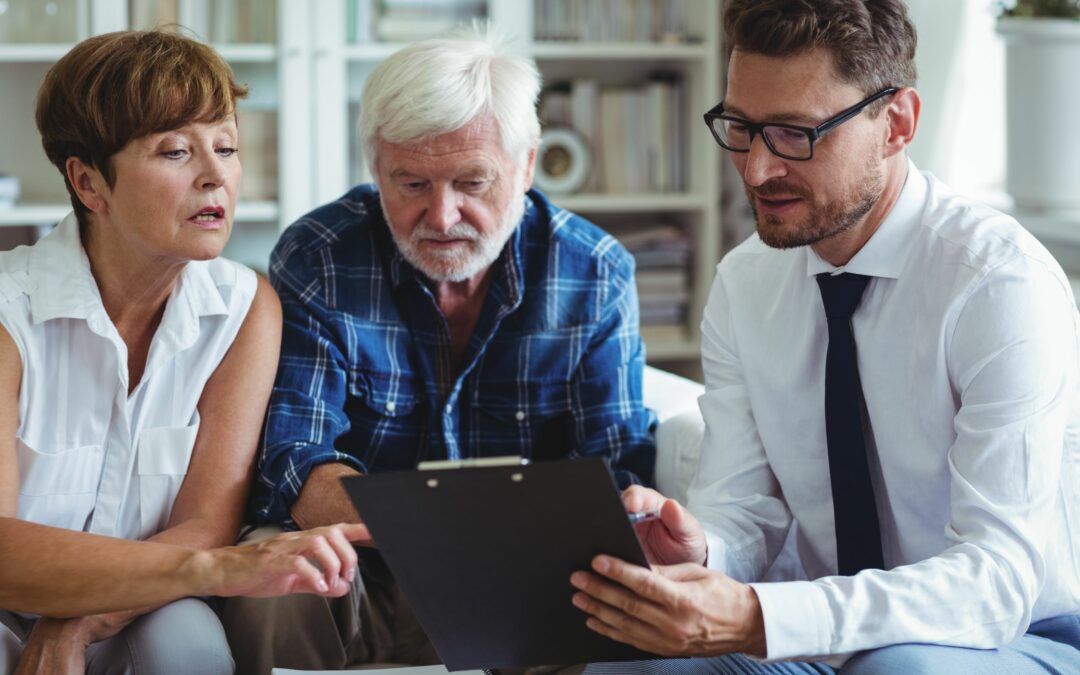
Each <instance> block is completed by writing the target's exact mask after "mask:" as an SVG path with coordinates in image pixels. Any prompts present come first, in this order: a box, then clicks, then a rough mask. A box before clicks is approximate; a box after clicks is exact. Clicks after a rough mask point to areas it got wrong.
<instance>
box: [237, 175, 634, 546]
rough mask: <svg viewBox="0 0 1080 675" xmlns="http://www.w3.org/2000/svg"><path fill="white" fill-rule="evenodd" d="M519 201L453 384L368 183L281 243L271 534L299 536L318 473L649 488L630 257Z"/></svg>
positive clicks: (436, 328) (271, 426) (445, 339)
mask: <svg viewBox="0 0 1080 675" xmlns="http://www.w3.org/2000/svg"><path fill="white" fill-rule="evenodd" d="M525 199H526V200H527V206H526V211H525V215H524V217H523V219H522V222H521V225H520V226H519V227H518V228H517V230H516V231H515V233H514V235H513V236H512V237H511V239H510V245H509V246H507V247H506V248H505V249H504V250H503V253H502V255H501V256H500V257H499V259H498V260H497V261H496V262H495V266H496V270H495V275H494V276H493V278H492V282H491V285H490V288H489V291H488V295H487V297H486V299H485V301H484V305H483V308H482V310H481V314H480V318H479V320H478V321H477V324H476V328H475V330H474V332H473V336H472V338H471V340H470V341H469V343H468V347H467V348H466V352H465V356H464V359H463V362H462V366H461V369H460V372H455V369H454V367H453V364H452V357H451V349H450V340H449V336H448V334H447V329H446V322H445V321H444V319H443V317H442V314H441V313H440V312H439V309H438V306H437V304H436V302H435V298H434V296H433V295H432V293H431V291H430V290H429V289H428V287H427V286H426V285H425V284H424V282H423V279H422V277H421V275H420V274H419V273H418V272H417V271H416V270H415V269H414V268H413V267H412V266H411V265H409V263H407V262H406V261H405V259H404V258H403V257H402V256H401V254H400V253H399V252H398V249H397V247H396V245H395V244H394V242H393V239H392V238H391V236H390V232H389V230H388V228H387V225H386V221H385V219H384V218H383V214H382V208H381V207H380V205H379V197H378V192H377V191H376V190H375V188H374V187H373V186H370V185H361V186H357V187H355V188H353V189H352V190H351V191H350V192H348V193H347V194H346V195H345V196H344V197H342V198H341V199H339V200H338V201H336V202H332V203H330V204H327V205H325V206H322V207H320V208H318V209H316V210H315V211H312V212H311V213H309V214H308V215H306V216H304V217H303V218H301V219H300V220H299V221H297V222H296V223H294V224H293V225H292V226H291V227H289V228H288V229H287V230H286V231H285V232H284V233H283V235H282V237H281V240H280V241H279V242H278V244H277V246H276V247H275V248H274V252H273V254H272V255H271V258H270V281H271V282H272V284H273V286H274V288H275V289H277V292H278V294H279V295H280V296H281V302H282V307H283V311H284V319H285V325H284V333H283V336H282V345H281V361H280V365H279V368H278V374H277V381H276V383H275V385H274V391H273V394H272V396H271V399H270V407H269V411H268V413H267V421H266V429H265V434H264V441H263V448H262V454H261V457H260V460H259V477H258V484H257V487H256V499H255V508H256V511H257V517H258V519H259V520H260V521H261V522H272V523H280V524H283V525H285V526H286V527H294V526H295V523H293V521H292V519H291V517H290V515H289V510H290V509H291V508H292V505H293V503H294V502H295V501H296V498H297V496H298V495H299V493H300V489H301V487H303V485H304V481H306V480H307V477H308V474H310V472H311V470H312V469H313V468H314V467H316V466H318V465H320V464H323V463H326V462H341V463H344V464H347V465H349V466H352V467H354V468H355V469H357V470H359V471H361V472H364V473H373V472H377V471H384V470H392V469H409V468H413V467H415V466H416V464H417V462H420V461H424V460H432V459H458V458H466V457H484V456H499V455H521V456H523V457H528V458H530V459H531V460H533V461H542V460H546V459H556V458H563V457H586V456H600V457H604V458H605V459H606V460H607V462H608V465H609V466H610V467H611V469H612V471H613V473H614V476H615V478H616V481H617V482H618V483H619V484H620V486H621V487H625V486H626V485H628V484H631V483H642V482H643V483H646V484H647V483H650V482H651V480H652V473H653V464H654V460H655V447H654V443H653V438H652V430H651V427H652V424H653V421H654V416H653V415H652V413H651V412H649V411H647V410H646V409H645V408H643V406H642V402H641V380H642V367H643V365H644V348H643V346H642V341H641V337H640V334H639V332H638V306H637V292H636V289H635V286H634V264H633V258H632V257H631V256H630V255H629V254H628V253H627V252H626V250H625V249H623V248H622V246H621V245H620V244H619V243H618V242H617V241H616V240H615V239H614V238H612V237H611V236H610V235H607V234H605V233H604V232H603V231H602V230H600V229H599V228H597V227H596V226H595V225H593V224H591V223H589V222H588V221H586V220H584V219H582V218H581V217H579V216H576V215H574V214H572V213H570V212H568V211H564V210H562V209H560V208H558V207H556V206H553V205H552V204H551V203H550V202H549V201H548V200H547V198H546V197H544V195H542V194H541V193H539V192H537V191H535V190H534V191H530V192H529V193H528V195H527V196H526V197H525Z"/></svg>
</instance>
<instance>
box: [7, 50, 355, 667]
mask: <svg viewBox="0 0 1080 675" xmlns="http://www.w3.org/2000/svg"><path fill="white" fill-rule="evenodd" d="M245 94H246V88H245V87H242V86H240V85H238V84H237V83H236V82H235V81H234V80H233V77H232V73H231V71H230V70H229V67H228V66H227V65H226V64H225V62H224V61H223V60H222V59H221V57H220V56H219V55H218V54H217V53H215V52H214V51H213V50H212V49H210V48H209V47H206V46H205V45H201V44H199V43H197V42H195V41H193V40H190V39H188V38H185V37H183V36H180V35H176V34H172V33H166V32H159V31H151V32H121V33H111V34H108V35H102V36H98V37H94V38H91V39H89V40H86V41H84V42H82V43H80V44H78V45H76V47H75V48H74V49H72V51H71V52H69V53H68V54H67V55H66V56H64V57H63V58H62V59H61V60H60V61H59V62H58V63H57V64H56V65H55V66H54V67H53V68H52V69H51V70H50V72H49V74H48V75H47V76H46V78H45V82H44V83H43V85H42V87H41V90H40V92H39V96H38V102H37V122H38V128H39V130H40V132H41V136H42V141H43V145H44V147H45V152H46V154H47V155H48V157H49V159H50V161H52V162H53V164H55V165H56V167H57V168H58V169H59V170H60V172H61V174H62V175H63V176H64V180H65V183H66V185H67V188H68V191H69V193H70V195H71V201H72V206H73V207H74V212H73V213H72V214H71V215H69V216H68V217H66V218H65V219H64V220H63V221H62V222H61V223H60V224H59V225H58V226H57V227H56V229H55V230H54V231H53V232H51V233H50V234H49V235H48V236H46V237H45V238H43V239H42V240H41V241H39V242H38V243H37V244H35V245H34V246H32V247H24V248H20V249H16V250H14V251H9V252H4V253H0V529H2V530H3V532H4V533H5V534H6V535H7V536H6V538H5V540H4V547H3V548H4V552H3V553H0V566H2V567H9V568H10V567H11V565H6V564H4V562H5V561H4V559H5V558H9V559H10V561H11V562H13V563H16V565H15V566H16V567H17V569H14V570H11V569H8V570H6V571H5V572H4V573H3V576H4V577H5V578H4V579H3V580H4V582H5V584H4V586H5V590H4V591H3V592H0V600H2V601H3V602H4V603H5V604H4V605H2V606H4V607H5V608H6V609H8V610H19V611H23V612H37V613H49V614H51V615H52V616H69V617H74V618H67V619H55V618H44V617H39V616H37V615H35V614H18V613H16V612H15V611H6V612H0V670H3V672H10V671H11V670H12V668H15V669H16V672H19V673H21V672H60V671H63V672H69V671H70V672H80V671H81V670H83V669H84V668H85V669H87V670H89V671H90V672H106V671H108V672H117V670H118V669H119V670H122V671H124V672H139V673H159V672H162V673H163V672H168V673H181V672H191V673H214V672H232V670H233V662H232V659H231V656H230V653H229V647H228V644H227V642H226V640H225V636H224V633H223V631H222V629H221V625H220V623H219V622H218V620H217V617H216V615H215V613H214V612H213V611H212V610H211V608H210V607H209V606H208V605H207V604H206V603H205V602H204V601H203V600H201V599H198V598H186V599H182V600H179V601H176V602H172V603H171V604H164V603H166V602H168V601H169V600H173V599H175V598H177V597H180V596H181V595H184V594H185V593H200V592H203V593H206V592H242V593H267V592H285V591H288V590H309V591H311V592H318V593H324V594H340V592H343V591H344V590H345V589H344V586H347V584H343V583H340V581H339V577H340V579H344V578H346V577H348V576H349V574H350V573H351V572H350V571H351V570H352V568H353V565H354V564H355V554H354V552H353V551H352V549H351V547H350V546H349V544H348V542H347V541H346V536H345V535H349V536H352V535H354V534H355V532H352V530H349V529H346V530H345V535H343V532H342V528H331V529H330V530H327V531H324V532H321V533H319V534H317V535H315V536H314V537H308V535H296V534H293V535H286V537H285V538H284V539H280V540H276V541H274V542H270V543H269V544H265V545H263V550H262V551H261V553H260V552H253V550H246V549H245V550H231V552H229V553H227V554H222V555H217V556H216V557H213V556H212V557H210V558H206V557H204V558H185V557H184V556H183V555H182V554H180V551H191V550H198V549H208V550H212V549H218V548H219V547H223V546H228V545H230V544H232V543H233V542H234V541H235V539H236V536H237V533H238V530H239V527H240V520H241V515H242V511H243V508H244V504H245V501H246V498H247V490H248V486H249V484H250V480H251V472H252V467H253V462H254V456H255V448H256V444H257V441H258V437H259V429H260V426H261V423H262V420H263V415H264V412H265V407H266V402H267V399H268V396H269V393H270V388H271V385H272V383H273V377H274V373H275V370H276V366H277V358H278V345H279V341H280V333H281V309H280V305H279V303H278V300H277V297H276V295H275V294H274V292H273V290H272V289H271V288H270V286H269V284H267V283H266V281H265V280H263V279H260V278H258V277H257V276H256V275H255V274H254V273H253V272H252V271H251V270H249V269H247V268H245V267H243V266H241V265H239V264H237V263H233V262H231V261H228V260H224V259H222V258H219V257H218V256H219V255H220V254H221V252H222V249H223V248H224V246H225V243H226V242H227V241H228V238H229V233H230V231H231V228H232V224H233V211H234V208H235V206H236V191H237V186H238V183H239V181H240V174H241V169H240V160H239V155H238V151H239V149H238V139H237V128H236V103H237V100H238V99H240V98H242V97H243V96H244V95H245ZM14 518H17V519H19V520H21V521H27V523H36V524H38V526H39V527H38V528H37V529H36V530H35V529H34V528H33V527H28V525H25V524H23V523H20V524H19V526H14V525H13V524H12V522H11V519H14ZM40 526H46V527H40ZM46 528H61V529H64V530H73V531H76V532H82V533H91V534H96V535H104V536H106V537H113V538H120V539H134V540H150V541H152V542H156V543H158V544H165V545H170V546H166V547H157V548H153V547H152V546H151V547H147V548H142V547H138V546H136V547H135V548H134V549H133V548H132V545H128V544H125V545H121V544H122V542H115V543H113V542H109V541H108V540H104V539H101V538H97V537H88V536H87V535H81V537H83V538H80V537H79V536H75V535H74V534H73V533H67V534H66V535H65V534H61V533H59V532H58V531H56V530H52V529H46ZM35 532H36V534H35ZM42 532H45V533H46V535H47V536H46V535H43V534H42ZM41 537H44V539H42V538H41ZM40 541H49V542H53V543H52V544H51V546H52V547H53V548H52V550H51V551H50V553H51V554H52V556H51V557H45V556H42V555H41V554H40V551H39V550H38V548H37V547H38V545H39V544H38V542H40ZM133 551H134V552H133ZM80 554H83V555H88V556H92V557H91V558H87V559H84V560H77V559H73V556H75V555H80ZM133 556H134V557H133ZM169 556H173V557H175V559H176V563H175V564H176V565H177V567H176V568H175V575H176V578H172V579H170V578H168V577H169V574H168V570H169V569H170V567H169V566H168V565H166V566H165V567H164V568H162V567H161V564H160V563H161V561H162V560H164V559H167V558H168V557H169ZM229 556H232V557H231V558H230V557H229ZM297 556H303V557H309V558H315V559H317V560H318V562H319V564H320V567H321V568H322V573H321V574H320V572H318V571H317V570H316V569H315V568H314V567H312V566H311V565H310V564H309V563H306V562H304V561H303V560H302V559H301V558H298V557H297ZM229 560H232V562H231V563H230V562H229ZM237 560H240V561H241V562H239V563H237V562H236V561H237ZM110 561H111V562H112V563H114V564H113V565H112V566H113V567H117V568H123V569H126V570H127V572H126V576H127V577H132V578H135V579H141V580H142V581H143V583H142V585H141V586H140V587H139V589H138V591H137V592H136V593H137V595H138V597H133V598H131V600H130V602H125V601H124V599H115V600H114V601H110V600H109V599H108V598H107V595H103V594H102V592H101V591H100V590H89V589H88V590H87V591H86V594H87V595H89V596H93V599H92V600H91V601H86V602H81V601H80V599H79V598H78V597H72V598H68V599H65V600H55V599H50V598H49V597H48V592H47V589H48V585H47V582H46V585H44V586H43V585H42V582H40V581H30V580H29V578H30V575H31V572H33V573H34V576H35V578H36V579H40V578H41V577H42V576H44V577H45V578H46V579H48V578H49V577H50V576H53V577H55V576H56V575H65V576H66V578H64V579H63V580H59V579H58V580H57V581H56V588H57V589H65V590H66V592H69V593H70V592H71V589H72V588H82V587H87V586H94V585H100V584H104V583H108V582H110V581H113V582H118V581H117V580H116V579H114V577H116V576H117V575H111V574H110V573H109V567H110V565H109V563H110ZM245 561H246V562H245ZM350 561H351V562H350ZM197 562H198V564H196V563H197ZM28 563H31V564H34V565H39V566H40V567H39V568H38V569H36V570H27V569H25V568H26V566H27V564H28ZM346 563H348V564H346ZM200 565H201V568H200ZM230 565H232V567H230ZM290 565H291V566H292V569H291V570H290V569H289V566H290ZM192 566H194V568H199V569H201V570H202V572H203V573H202V575H201V576H199V575H195V576H196V577H198V578H199V581H198V582H196V581H194V580H193V579H194V577H192V576H190V574H189V573H190V572H191V570H192V569H193V567H192ZM305 566H306V567H305ZM227 570H232V572H230V573H235V572H237V571H239V576H240V577H242V578H243V579H245V581H244V582H243V583H239V584H236V583H233V585H232V586H230V584H229V583H228V582H226V583H222V582H225V577H226V576H228V575H227V574H226V573H225V572H226V571H227ZM275 570H276V571H275ZM20 574H22V577H20V576H19V575H20ZM260 574H262V575H264V576H265V578H266V584H267V585H266V586H262V587H260V586H259V585H258V584H253V583H252V579H261V578H263V577H260V576H259V575H260ZM289 574H292V575H294V577H295V579H293V580H292V581H289V577H288V575H289ZM185 575H187V576H185ZM245 575H246V576H245ZM178 580H181V581H184V580H186V585H185V583H178ZM209 580H216V581H217V584H216V585H215V584H214V583H208V581H209ZM122 581H123V580H122V579H121V580H119V582H122ZM233 581H234V582H235V581H236V579H235V578H234V579H233ZM245 584H246V585H245ZM80 594H81V593H76V594H75V595H76V596H78V595H80ZM121 607H127V608H128V611H121V612H115V611H114V612H112V613H107V614H96V615H88V616H80V613H83V612H86V611H99V610H104V609H116V608H121ZM16 663H17V664H18V666H17V668H16V665H15V664H16Z"/></svg>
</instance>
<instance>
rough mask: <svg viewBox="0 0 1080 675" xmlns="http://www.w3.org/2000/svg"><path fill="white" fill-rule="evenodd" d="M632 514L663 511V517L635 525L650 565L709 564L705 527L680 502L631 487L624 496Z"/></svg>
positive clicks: (642, 488)
mask: <svg viewBox="0 0 1080 675" xmlns="http://www.w3.org/2000/svg"><path fill="white" fill-rule="evenodd" d="M622 501H623V506H624V507H626V510H627V511H630V512H646V513H648V512H659V514H660V517H659V518H656V519H653V520H646V521H644V522H641V523H638V524H637V525H635V529H636V530H637V535H638V539H639V540H640V541H641V547H642V548H643V549H644V550H645V556H646V557H647V558H648V559H649V562H650V563H653V564H659V565H677V564H679V563H685V562H689V563H697V564H699V565H704V564H705V556H706V554H707V553H708V547H707V545H706V542H705V531H704V530H703V529H702V528H701V524H700V523H699V522H698V521H697V519H696V518H694V516H693V515H691V514H690V512H689V511H687V510H686V509H685V508H683V506H682V505H681V504H679V502H677V501H675V500H674V499H668V498H667V497H665V496H664V495H662V494H660V493H659V492H657V491H656V490H650V489H649V488H645V487H641V486H640V485H631V486H630V487H628V488H626V490H624V491H623V494H622Z"/></svg>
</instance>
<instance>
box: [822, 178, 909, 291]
mask: <svg viewBox="0 0 1080 675" xmlns="http://www.w3.org/2000/svg"><path fill="white" fill-rule="evenodd" d="M926 193H927V183H926V177H925V176H923V175H922V174H921V173H919V170H918V169H916V168H915V165H914V163H912V161H911V160H910V159H909V160H908V163H907V178H906V179H905V180H904V187H903V188H902V189H901V190H900V196H899V197H897V199H896V203H895V204H893V207H892V209H891V210H890V211H889V214H888V215H887V216H885V220H884V221H883V222H882V223H881V227H879V228H878V229H877V232H874V234H872V235H871V236H870V239H869V240H868V241H867V242H866V243H865V244H863V247H862V248H861V249H859V251H858V252H857V253H856V254H855V255H854V257H852V258H851V260H849V261H848V263H847V264H846V265H843V266H841V267H836V266H835V265H833V264H832V263H829V262H828V261H826V260H824V259H822V258H821V256H819V255H818V254H817V253H816V252H815V251H814V250H813V249H812V248H810V247H809V246H805V247H803V248H804V250H805V251H806V275H807V276H808V277H812V276H815V275H818V274H823V273H830V274H837V273H840V272H851V273H852V274H862V275H865V276H868V277H884V278H886V279H898V278H899V277H900V270H902V269H903V268H904V263H905V262H906V261H907V257H908V254H909V253H910V251H911V246H912V244H913V243H914V241H915V237H914V232H915V229H916V228H917V227H918V224H919V221H920V215H921V214H922V212H923V208H924V206H925V204H926Z"/></svg>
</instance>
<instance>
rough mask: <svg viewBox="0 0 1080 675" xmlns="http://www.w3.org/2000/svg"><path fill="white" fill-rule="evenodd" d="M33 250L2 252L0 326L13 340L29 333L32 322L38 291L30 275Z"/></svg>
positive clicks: (0, 263)
mask: <svg viewBox="0 0 1080 675" xmlns="http://www.w3.org/2000/svg"><path fill="white" fill-rule="evenodd" d="M32 251H33V246H19V247H18V248H15V249H12V250H10V251H3V252H0V324H2V325H3V327H4V328H6V330H7V332H8V333H9V334H10V336H11V338H12V339H14V340H18V339H19V337H18V333H22V332H25V331H26V330H29V327H30V325H31V324H32V323H33V319H32V316H31V313H32V311H31V302H30V299H31V296H32V295H33V294H34V292H35V289H34V283H33V279H32V278H31V275H30V259H31V252H32ZM39 292H40V291H39Z"/></svg>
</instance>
